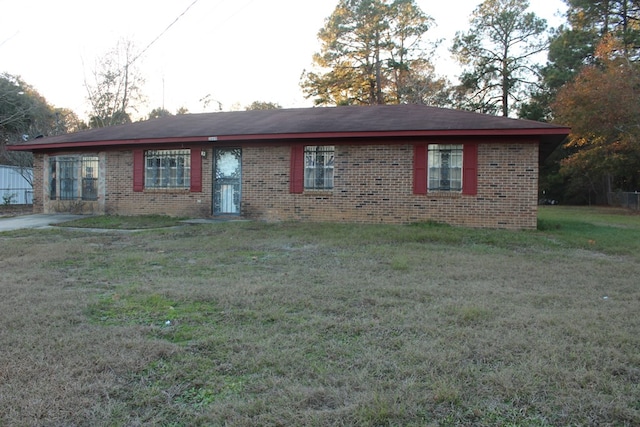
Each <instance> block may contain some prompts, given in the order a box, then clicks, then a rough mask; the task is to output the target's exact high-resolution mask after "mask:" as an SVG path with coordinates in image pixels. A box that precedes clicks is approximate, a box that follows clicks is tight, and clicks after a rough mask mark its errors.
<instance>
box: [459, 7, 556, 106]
mask: <svg viewBox="0 0 640 427" xmlns="http://www.w3.org/2000/svg"><path fill="white" fill-rule="evenodd" d="M528 8H529V2H528V1H526V0H485V1H484V2H483V3H482V4H480V5H479V6H478V7H477V8H476V9H475V10H474V11H473V13H472V15H471V19H470V24H471V26H470V29H469V31H467V32H458V33H456V36H455V39H454V42H453V46H452V48H451V52H452V53H453V55H454V56H455V57H456V58H457V60H458V62H459V63H460V64H462V65H463V66H465V67H466V68H465V69H464V71H463V73H462V75H461V76H460V81H461V85H460V88H459V90H460V93H461V94H460V97H459V99H460V105H459V106H460V107H462V108H465V109H469V110H473V111H480V112H484V113H492V114H495V113H497V112H501V113H502V115H503V116H508V115H509V113H510V112H511V109H512V108H511V104H512V103H515V104H516V105H517V104H519V103H520V102H522V101H523V100H524V98H525V97H526V92H525V91H526V89H527V87H528V86H531V85H534V84H535V83H536V82H537V69H536V65H535V62H534V59H533V57H534V56H535V55H537V54H539V53H541V52H543V51H544V50H545V49H546V48H547V41H546V38H545V37H544V35H545V32H546V28H547V24H546V21H545V20H544V19H541V18H538V17H537V16H536V15H535V14H534V13H532V12H527V9H528Z"/></svg>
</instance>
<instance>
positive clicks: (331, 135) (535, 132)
mask: <svg viewBox="0 0 640 427" xmlns="http://www.w3.org/2000/svg"><path fill="white" fill-rule="evenodd" d="M570 130H571V129H570V128H568V127H554V128H529V129H464V130H415V131H413V130H407V131H371V132H316V133H287V134H253V135H215V136H214V135H212V136H191V137H169V138H139V139H138V138H136V139H120V140H104V141H78V142H61V143H50V144H47V143H46V142H45V143H39V144H19V145H8V146H7V149H8V150H11V151H38V150H52V149H69V148H76V149H77V148H93V147H116V146H140V145H151V144H156V145H165V144H184V143H211V144H215V143H219V142H235V141H237V142H240V141H244V142H252V141H274V140H296V139H297V140H308V139H313V140H321V139H352V138H392V137H399V138H406V137H492V136H493V137H505V136H530V137H541V136H558V137H561V136H567V135H569V132H570Z"/></svg>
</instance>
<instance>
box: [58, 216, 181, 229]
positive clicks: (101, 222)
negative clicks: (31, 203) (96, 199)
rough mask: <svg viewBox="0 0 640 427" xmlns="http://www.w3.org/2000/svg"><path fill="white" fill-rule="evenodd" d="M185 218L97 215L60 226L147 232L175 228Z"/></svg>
mask: <svg viewBox="0 0 640 427" xmlns="http://www.w3.org/2000/svg"><path fill="white" fill-rule="evenodd" d="M183 219H184V218H177V217H170V216H164V215H139V216H121V215H97V216H91V217H88V218H80V219H76V220H73V221H67V222H64V223H61V224H58V226H60V227H73V228H103V229H113V230H145V229H154V228H165V227H175V226H178V225H181V221H182V220H183Z"/></svg>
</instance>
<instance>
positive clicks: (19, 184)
mask: <svg viewBox="0 0 640 427" xmlns="http://www.w3.org/2000/svg"><path fill="white" fill-rule="evenodd" d="M32 180H33V169H31V168H23V167H18V166H9V165H0V204H3V205H30V204H31V203H33V187H32V186H31V182H32Z"/></svg>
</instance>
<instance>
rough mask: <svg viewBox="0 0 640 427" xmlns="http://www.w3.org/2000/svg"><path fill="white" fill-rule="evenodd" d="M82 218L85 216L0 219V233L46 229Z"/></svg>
mask: <svg viewBox="0 0 640 427" xmlns="http://www.w3.org/2000/svg"><path fill="white" fill-rule="evenodd" d="M84 217H86V216H83V215H70V214H55V215H45V214H35V215H21V216H13V217H8V218H0V232H2V231H11V230H20V229H22V228H48V227H50V226H51V225H54V224H59V223H61V222H66V221H71V220H74V219H78V218H84Z"/></svg>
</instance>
